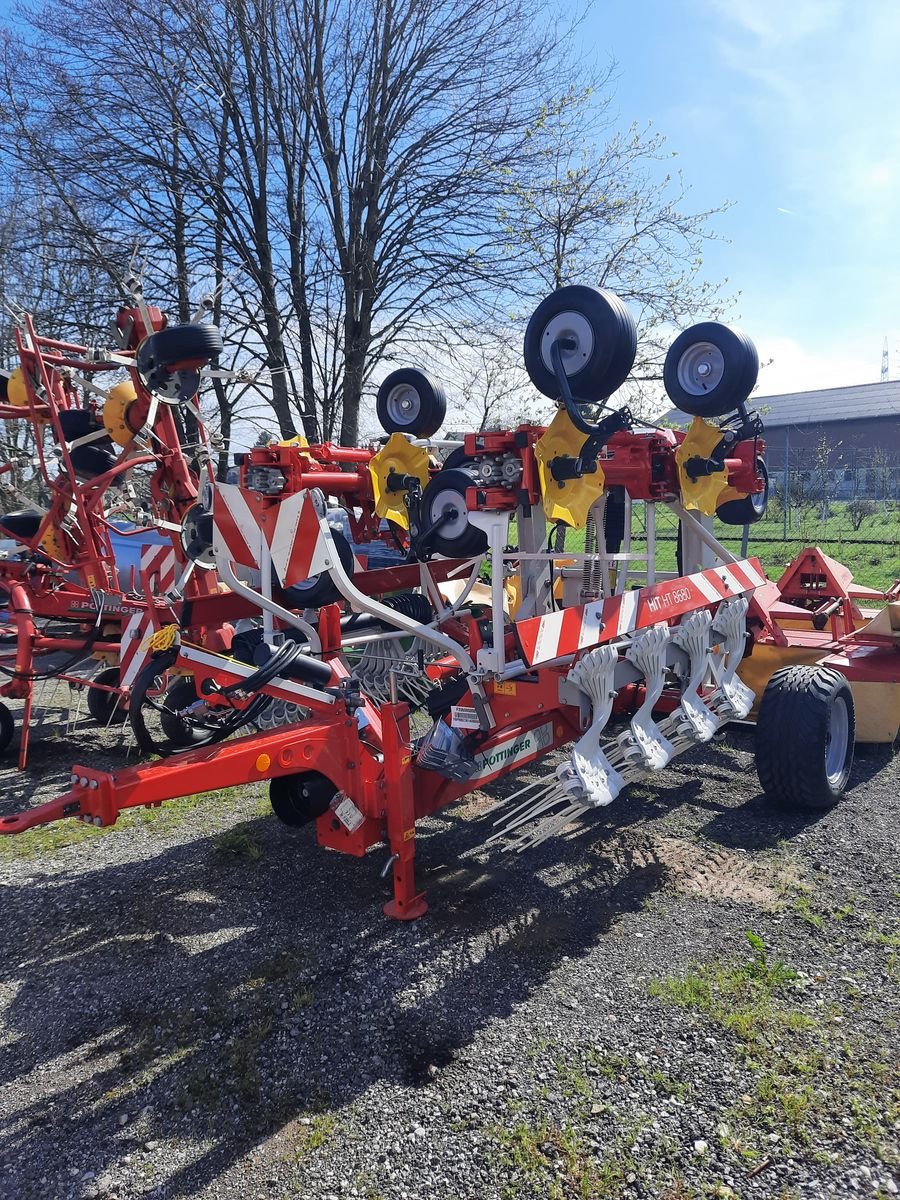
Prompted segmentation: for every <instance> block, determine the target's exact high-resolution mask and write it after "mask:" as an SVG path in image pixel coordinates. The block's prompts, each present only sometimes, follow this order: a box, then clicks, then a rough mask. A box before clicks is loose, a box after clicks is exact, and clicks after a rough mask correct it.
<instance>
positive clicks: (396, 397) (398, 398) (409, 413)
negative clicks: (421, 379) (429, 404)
mask: <svg viewBox="0 0 900 1200" xmlns="http://www.w3.org/2000/svg"><path fill="white" fill-rule="evenodd" d="M385 409H386V411H387V415H388V417H389V418H390V419H391V421H392V422H393V423H394V424H395V425H412V424H413V422H414V421H415V420H416V418H417V417H418V415H419V413H420V412H421V411H422V400H421V397H420V396H419V393H418V392H417V391H416V389H415V388H414V387H413V386H412V384H410V383H398V384H397V385H396V387H392V388H391V390H390V391H389V392H388V394H387V399H386V400H385Z"/></svg>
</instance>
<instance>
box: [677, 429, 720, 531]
mask: <svg viewBox="0 0 900 1200" xmlns="http://www.w3.org/2000/svg"><path fill="white" fill-rule="evenodd" d="M721 440H722V430H721V429H717V428H716V427H715V425H710V424H709V423H708V422H706V421H704V420H703V418H702V417H694V419H693V421H691V427H690V429H689V430H688V434H687V437H686V438H685V439H684V441H683V442H682V443H681V445H680V446H679V447H678V449H677V450H676V451H675V462H676V463H677V465H678V482H679V483H680V485H681V503H682V504H683V505H684V507H685V508H694V509H696V510H697V511H698V512H702V513H704V514H705V515H706V516H707V517H712V516H714V515H715V511H716V508H717V507H718V506H719V504H721V502H722V493H723V492H724V491H725V489H726V488H727V487H728V472H727V471H726V470H725V469H724V468H723V469H722V470H721V471H714V472H713V474H712V475H701V476H699V478H697V479H691V477H690V475H688V473H687V471H686V470H685V464H686V463H687V461H688V459H690V458H694V457H697V458H709V456H710V455H711V454H712V452H713V450H715V448H716V446H718V444H719V442H721Z"/></svg>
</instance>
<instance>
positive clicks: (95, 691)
mask: <svg viewBox="0 0 900 1200" xmlns="http://www.w3.org/2000/svg"><path fill="white" fill-rule="evenodd" d="M94 683H99V684H102V685H103V686H104V687H113V688H117V687H118V686H119V668H118V667H107V668H106V670H104V671H101V672H100V673H99V674H98V675H96V676H95V677H94V678H93V679H92V680H91V684H94ZM87 710H88V712H89V713H90V714H91V716H92V717H93V718H94V720H95V721H96V722H97V724H98V725H113V724H121V723H123V722H125V721H127V720H128V701H127V700H126V699H125V698H124V697H123V696H122V695H121V694H118V695H117V694H115V693H113V692H104V691H101V690H100V688H95V687H92V686H91V685H90V684H89V685H88V694H87Z"/></svg>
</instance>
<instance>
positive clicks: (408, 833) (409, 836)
mask: <svg viewBox="0 0 900 1200" xmlns="http://www.w3.org/2000/svg"><path fill="white" fill-rule="evenodd" d="M415 836H416V831H415V829H407V830H404V833H403V840H404V842H411V841H412V840H413V838H414V837H415Z"/></svg>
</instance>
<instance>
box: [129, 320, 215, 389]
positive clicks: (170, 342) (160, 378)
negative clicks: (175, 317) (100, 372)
mask: <svg viewBox="0 0 900 1200" xmlns="http://www.w3.org/2000/svg"><path fill="white" fill-rule="evenodd" d="M222 348H223V346H222V335H221V333H220V332H219V330H218V329H217V327H216V326H215V325H196V324H192V325H172V326H171V327H170V328H168V329H160V330H159V332H157V333H151V334H150V336H149V337H146V338H144V340H143V341H142V342H141V344H140V345H139V346H138V348H137V353H136V354H135V366H136V367H137V369H138V374H139V375H140V376H141V378H142V379H143V381H144V383H145V384H146V385H147V389H148V390H149V391H151V392H152V393H153V394H154V395H155V396H157V397H158V398H159V399H160V400H162V401H163V402H164V403H166V404H180V403H181V402H182V401H183V400H189V399H190V398H191V397H192V396H193V395H195V394H196V391H197V388H198V387H199V386H200V372H199V368H200V367H202V366H205V364H206V363H208V362H210V361H212V360H214V359H217V358H218V357H219V355H220V354H221V353H222Z"/></svg>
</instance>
